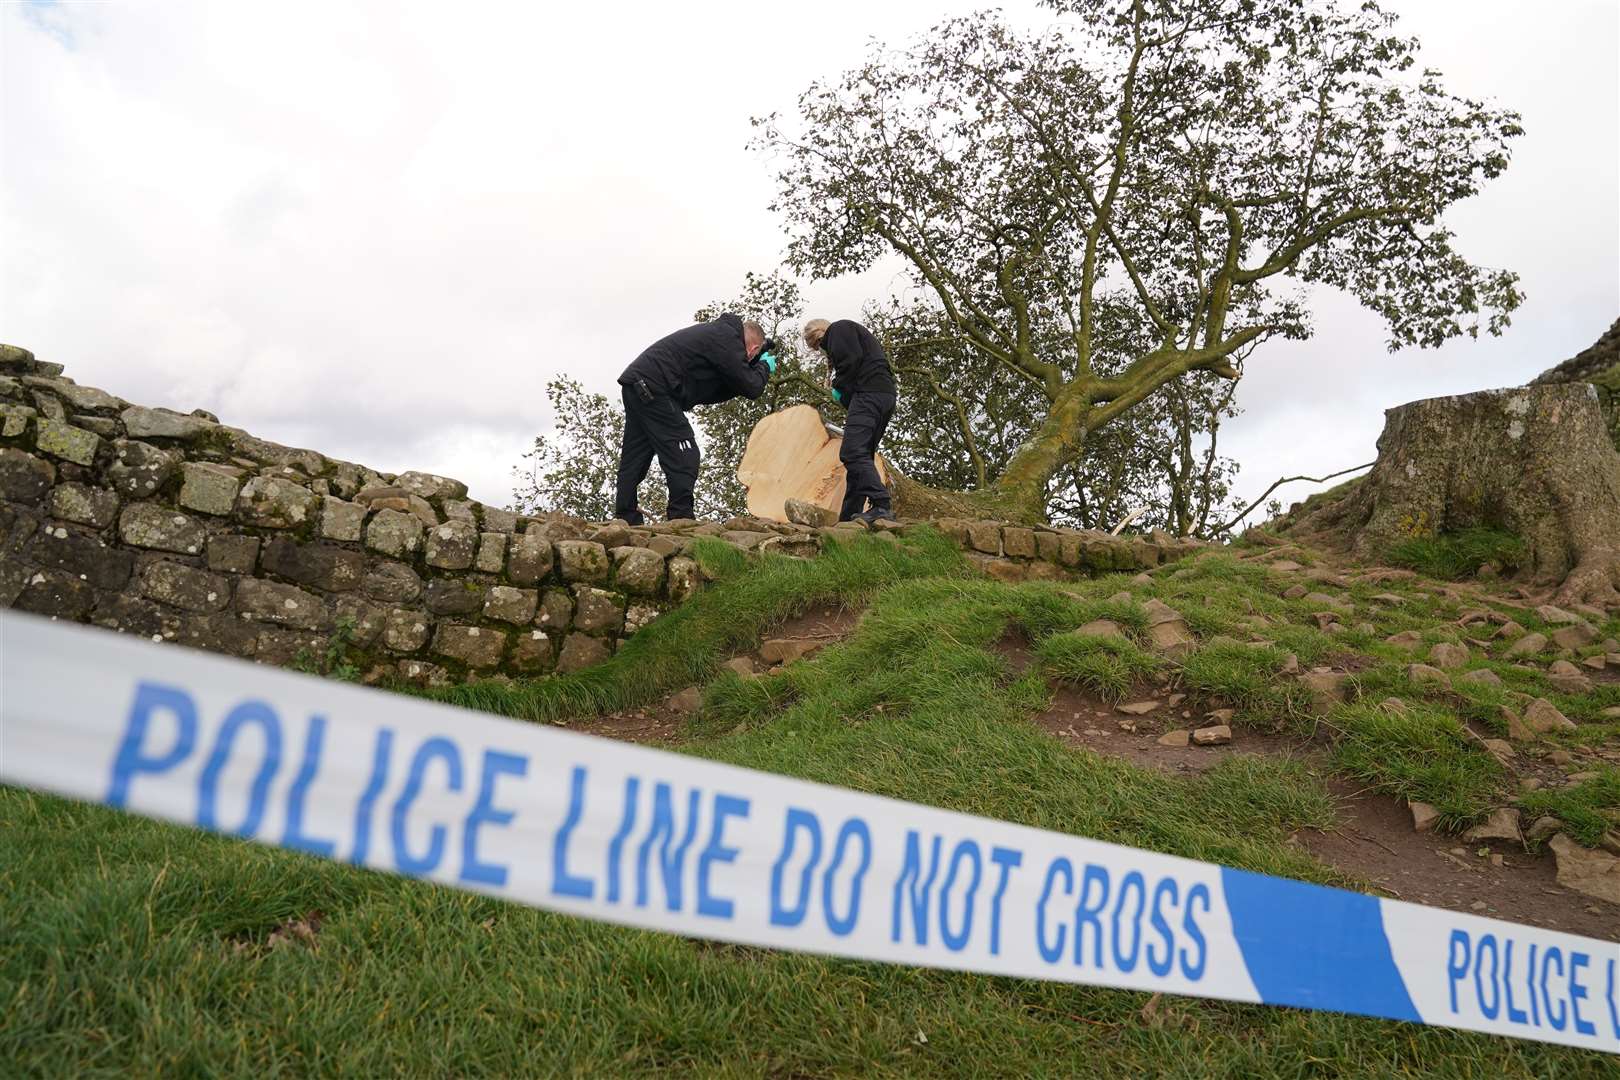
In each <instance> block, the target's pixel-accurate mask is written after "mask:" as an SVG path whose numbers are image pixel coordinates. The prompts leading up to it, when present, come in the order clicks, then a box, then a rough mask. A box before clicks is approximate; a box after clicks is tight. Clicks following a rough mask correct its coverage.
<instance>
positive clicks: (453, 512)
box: [444, 499, 478, 525]
mask: <svg viewBox="0 0 1620 1080" xmlns="http://www.w3.org/2000/svg"><path fill="white" fill-rule="evenodd" d="M444 520H446V521H465V522H467V523H468V524H469V525H477V524H478V514H477V513H476V512H474V510H473V504H472V502H471V500H469V499H446V500H445V503H444Z"/></svg>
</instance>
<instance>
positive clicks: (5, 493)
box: [0, 446, 56, 506]
mask: <svg viewBox="0 0 1620 1080" xmlns="http://www.w3.org/2000/svg"><path fill="white" fill-rule="evenodd" d="M55 482H56V466H54V465H52V464H51V463H50V462H48V461H44V460H42V459H40V458H37V457H35V456H34V455H33V454H29V453H25V452H23V451H21V450H16V449H13V448H11V447H9V446H0V499H4V500H6V501H7V502H19V503H27V504H29V505H30V506H32V505H34V504H37V503H38V502H39V501H40V500H41V499H43V498H44V497H45V493H46V492H47V491H49V490H50V489H51V485H52V484H53V483H55Z"/></svg>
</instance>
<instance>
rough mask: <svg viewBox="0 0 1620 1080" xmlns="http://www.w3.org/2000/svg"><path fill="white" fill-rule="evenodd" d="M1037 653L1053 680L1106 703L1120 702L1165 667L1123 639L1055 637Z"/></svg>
mask: <svg viewBox="0 0 1620 1080" xmlns="http://www.w3.org/2000/svg"><path fill="white" fill-rule="evenodd" d="M1037 653H1038V655H1039V656H1040V658H1041V662H1042V663H1043V664H1045V666H1046V670H1047V672H1048V673H1049V674H1050V675H1051V676H1052V677H1053V678H1054V679H1056V680H1058V681H1059V682H1064V683H1068V684H1070V685H1071V686H1078V687H1081V688H1082V689H1085V690H1090V691H1091V692H1092V693H1094V694H1096V695H1098V696H1099V697H1101V698H1102V699H1103V700H1105V701H1118V700H1119V699H1120V698H1122V697H1124V696H1125V695H1126V694H1127V693H1128V692H1129V691H1130V689H1131V687H1132V686H1134V685H1135V684H1136V683H1138V682H1141V681H1142V680H1144V679H1147V678H1148V677H1149V676H1151V675H1153V674H1154V673H1155V672H1157V671H1159V670H1160V669H1161V668H1163V666H1164V663H1163V661H1161V660H1160V659H1159V658H1158V657H1156V656H1154V655H1153V654H1152V653H1149V652H1147V651H1146V650H1144V649H1143V648H1142V647H1141V646H1140V645H1137V644H1136V643H1134V642H1132V641H1129V640H1126V639H1123V638H1104V637H1081V636H1078V635H1076V634H1053V635H1052V636H1051V637H1049V638H1047V639H1046V640H1045V641H1043V642H1041V644H1040V647H1039V649H1038V650H1037Z"/></svg>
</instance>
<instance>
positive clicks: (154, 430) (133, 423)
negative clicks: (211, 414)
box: [119, 405, 219, 439]
mask: <svg viewBox="0 0 1620 1080" xmlns="http://www.w3.org/2000/svg"><path fill="white" fill-rule="evenodd" d="M119 419H121V420H122V421H123V422H124V430H125V431H126V432H128V433H129V437H130V438H132V439H194V438H196V437H197V436H199V435H204V434H207V433H208V432H210V431H213V430H215V429H216V428H218V427H219V425H218V424H216V423H213V422H211V421H208V420H204V419H202V418H201V417H197V416H187V415H185V414H184V413H177V412H174V411H173V410H171V409H148V408H146V407H145V406H142V405H131V406H130V407H129V408H127V409H125V410H124V411H123V412H122V413H120V414H119Z"/></svg>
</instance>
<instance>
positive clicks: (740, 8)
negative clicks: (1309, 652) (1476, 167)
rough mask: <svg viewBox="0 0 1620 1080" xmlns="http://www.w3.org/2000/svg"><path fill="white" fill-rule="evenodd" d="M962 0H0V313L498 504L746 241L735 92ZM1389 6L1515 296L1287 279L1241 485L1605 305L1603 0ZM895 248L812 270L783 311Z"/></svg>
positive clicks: (1471, 377)
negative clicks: (1484, 334)
mask: <svg viewBox="0 0 1620 1080" xmlns="http://www.w3.org/2000/svg"><path fill="white" fill-rule="evenodd" d="M984 6H986V4H984V3H982V2H980V3H966V2H963V3H958V2H955V0H951V2H946V3H931V4H916V3H908V2H896V0H890V2H888V3H873V2H872V0H819V2H818V3H816V4H814V5H802V4H801V5H781V4H762V3H759V2H758V0H750V2H746V3H742V2H737V3H709V4H703V3H685V4H683V3H667V2H665V3H656V4H644V5H643V4H635V3H632V4H537V3H510V4H503V3H483V4H480V5H476V6H467V7H461V8H459V9H453V8H452V7H451V6H448V5H444V4H442V3H434V4H427V3H423V4H406V3H396V2H386V3H384V2H378V3H369V4H368V3H350V2H342V0H333V2H327V3H319V4H317V3H312V2H303V3H287V2H280V3H262V4H260V3H242V2H232V3H196V4H192V3H182V2H165V0H140V2H129V3H124V2H119V0H84V2H78V3H71V2H70V3H32V2H30V3H21V4H19V3H15V2H12V3H5V4H4V5H0V125H3V126H0V341H6V342H10V343H14V344H19V345H23V346H26V347H28V348H31V349H33V350H34V352H35V353H36V355H38V356H39V358H40V359H42V360H51V361H57V362H60V363H64V364H66V365H67V369H68V374H69V375H71V376H73V377H74V378H76V379H77V380H79V381H80V382H83V383H89V384H91V385H96V386H100V387H102V388H104V389H107V390H110V391H112V392H114V393H116V394H119V395H120V396H122V397H125V398H128V399H130V400H132V401H136V402H140V403H142V404H156V405H167V406H170V407H173V408H178V409H182V410H188V411H189V410H190V409H193V408H198V407H202V408H206V409H210V410H212V411H214V412H216V413H218V414H219V415H220V417H221V418H222V419H223V420H225V421H226V422H227V423H231V424H235V425H237V426H240V427H244V428H247V429H249V430H250V431H252V432H254V433H255V434H258V435H260V436H263V437H266V438H271V439H275V440H277V441H280V442H285V443H290V444H294V445H300V446H308V447H312V448H315V449H318V450H321V451H324V452H326V453H329V454H332V455H334V456H337V457H343V458H347V459H350V460H354V461H359V462H363V463H365V464H368V465H372V466H375V467H377V468H380V469H384V470H389V471H399V470H403V469H407V468H419V469H426V470H429V471H433V472H439V473H444V474H448V475H451V476H456V477H459V478H461V479H463V480H465V481H467V482H468V483H469V484H470V485H471V486H472V491H473V494H474V495H475V496H477V497H479V498H482V499H484V500H485V501H488V502H491V503H496V504H503V503H505V502H506V500H507V499H508V497H509V495H510V492H511V486H512V485H511V468H512V466H513V465H514V464H515V463H516V462H517V461H518V459H519V457H520V456H521V454H522V452H523V451H524V450H525V449H526V448H527V446H528V444H529V442H530V440H531V439H532V438H533V436H534V434H535V433H536V432H537V431H539V430H541V429H543V428H545V427H546V426H548V425H549V423H550V420H551V418H550V417H549V416H548V415H547V412H546V406H545V395H544V385H545V383H546V381H547V379H548V378H550V377H551V376H553V375H555V374H558V373H567V374H571V375H573V376H575V377H577V378H579V379H581V380H582V381H583V382H585V383H586V384H587V385H589V386H591V387H594V388H597V389H601V390H604V391H606V390H609V389H610V388H611V387H612V383H613V380H614V378H615V377H616V376H617V374H618V372H619V371H620V370H622V369H623V367H624V365H625V364H626V363H628V362H629V360H630V359H632V358H633V357H634V356H635V354H636V353H637V352H639V351H640V349H641V348H642V347H643V346H645V345H646V344H647V343H648V342H650V341H651V340H653V339H654V338H656V337H659V336H661V335H662V334H664V333H667V332H668V331H670V330H673V329H675V328H677V327H679V326H681V325H683V324H684V323H685V322H686V321H687V320H688V319H689V318H690V317H691V313H692V311H693V310H694V309H695V308H696V307H698V306H699V305H700V304H703V303H705V302H707V301H710V300H712V299H716V298H719V297H724V296H729V295H733V294H734V293H735V292H736V291H737V290H738V288H739V286H740V284H741V281H742V278H743V275H744V273H745V272H747V271H749V270H754V271H761V272H763V271H768V270H770V269H772V268H773V267H775V266H776V265H777V262H778V260H779V258H780V256H781V253H782V248H783V240H782V236H781V233H780V230H779V227H778V225H777V223H776V221H775V220H774V219H773V217H772V215H771V214H770V213H769V211H768V209H767V204H768V203H769V201H770V198H771V194H772V185H771V180H770V169H769V166H768V164H767V163H766V162H764V161H762V160H760V159H759V158H758V157H757V156H756V155H755V154H754V153H752V152H750V151H749V150H747V149H746V143H747V141H748V139H749V137H750V127H749V118H750V117H751V116H754V115H759V114H763V113H767V112H770V111H773V110H782V111H789V110H791V108H792V105H793V101H794V99H795V97H796V95H797V94H798V92H799V91H801V90H802V89H803V88H804V87H805V86H806V85H807V84H808V83H809V82H810V81H811V80H812V79H814V78H817V77H822V76H831V75H834V74H836V73H838V72H840V71H842V70H844V69H845V68H847V67H849V66H852V65H853V64H854V63H855V62H856V61H858V60H859V58H860V57H861V55H862V54H863V53H864V51H865V49H866V43H867V41H868V40H869V39H871V38H877V39H879V40H885V41H898V40H901V39H903V38H905V37H907V36H909V35H911V34H913V33H916V32H919V31H921V30H923V29H926V28H927V27H928V26H929V25H931V24H932V23H933V22H936V21H938V20H939V19H940V18H941V17H943V16H945V15H948V14H951V13H956V12H962V11H969V10H974V9H977V8H980V7H984ZM1003 6H1004V7H1005V8H1006V9H1007V10H1008V11H1009V13H1010V14H1012V15H1013V16H1014V17H1016V18H1018V19H1020V20H1021V21H1024V20H1032V21H1040V20H1045V19H1046V16H1045V14H1044V13H1041V12H1038V11H1037V10H1036V9H1035V7H1034V5H1033V4H1030V3H1026V2H1025V0H1007V2H1006V3H1004V4H1003ZM1393 6H1394V8H1395V9H1397V10H1399V11H1402V12H1403V13H1406V16H1407V17H1406V18H1405V19H1404V20H1403V22H1404V26H1405V27H1406V28H1407V29H1408V30H1410V31H1412V32H1415V33H1417V34H1418V35H1419V36H1420V37H1421V38H1422V40H1423V41H1424V43H1425V46H1426V48H1425V56H1424V59H1425V62H1426V63H1427V64H1428V65H1430V66H1433V67H1437V68H1439V69H1441V70H1442V71H1443V72H1445V74H1446V75H1447V76H1448V86H1449V87H1450V88H1452V89H1454V90H1456V91H1458V92H1461V93H1465V94H1468V95H1472V96H1477V97H1483V98H1486V99H1488V100H1490V101H1492V102H1494V103H1497V104H1501V105H1506V106H1510V107H1513V108H1517V109H1519V110H1520V111H1521V112H1522V113H1523V114H1524V126H1525V128H1526V129H1527V134H1526V135H1525V136H1524V137H1523V138H1521V139H1519V140H1518V141H1517V143H1516V144H1515V147H1514V162H1513V166H1512V168H1511V169H1510V170H1509V171H1508V173H1507V175H1506V176H1505V177H1503V178H1502V179H1500V180H1498V181H1496V182H1494V183H1493V184H1491V185H1489V186H1488V188H1487V189H1486V192H1485V194H1483V195H1482V196H1480V197H1479V198H1477V199H1475V200H1473V201H1472V202H1469V203H1467V204H1464V205H1463V206H1461V207H1459V208H1457V210H1456V211H1455V212H1454V214H1453V216H1452V218H1451V221H1452V222H1453V224H1454V227H1455V228H1456V229H1457V231H1458V233H1459V234H1460V236H1461V246H1462V248H1463V250H1464V251H1465V252H1466V253H1467V254H1468V255H1469V256H1470V257H1471V258H1473V259H1474V260H1475V261H1478V262H1482V263H1486V264H1490V265H1500V266H1507V267H1511V268H1513V269H1515V270H1517V271H1518V272H1519V273H1520V274H1521V275H1522V276H1523V279H1524V288H1525V290H1526V292H1527V293H1528V297H1529V299H1528V301H1527V303H1526V305H1525V307H1524V308H1523V309H1521V311H1520V312H1519V313H1518V314H1517V315H1516V316H1515V318H1514V325H1513V327H1512V328H1511V329H1510V330H1509V332H1508V333H1507V335H1506V336H1504V337H1503V338H1501V339H1499V340H1486V341H1481V342H1478V343H1475V342H1466V341H1463V342H1457V343H1453V344H1452V345H1450V346H1448V347H1446V348H1445V349H1443V350H1440V351H1439V352H1418V351H1408V352H1403V353H1400V354H1396V355H1393V356H1392V355H1390V354H1388V353H1387V352H1386V351H1385V349H1384V347H1383V344H1382V342H1383V335H1382V328H1381V325H1380V324H1379V323H1378V321H1377V320H1376V319H1375V318H1373V317H1372V316H1371V315H1370V314H1368V313H1366V312H1364V311H1362V310H1360V309H1359V308H1358V307H1356V305H1355V304H1354V303H1353V302H1351V301H1348V300H1345V299H1343V298H1342V297H1337V296H1334V295H1322V296H1319V297H1318V298H1317V303H1316V326H1317V331H1318V332H1317V335H1316V337H1315V339H1314V340H1312V341H1310V342H1308V343H1303V344H1288V343H1284V344H1279V345H1271V346H1267V347H1266V348H1265V349H1264V350H1263V351H1261V352H1259V353H1257V354H1256V355H1255V356H1254V357H1253V358H1252V359H1251V360H1250V362H1249V365H1248V370H1247V377H1246V378H1245V380H1244V383H1243V386H1242V389H1241V390H1240V393H1239V402H1240V404H1242V405H1243V406H1244V407H1245V409H1246V410H1247V412H1246V415H1244V416H1243V417H1242V418H1241V419H1239V420H1237V421H1233V422H1231V423H1230V425H1229V427H1228V429H1227V430H1226V432H1225V433H1224V434H1225V437H1224V439H1223V448H1224V449H1225V450H1226V451H1227V452H1229V453H1231V454H1233V455H1235V456H1236V457H1237V458H1238V460H1239V461H1240V462H1241V463H1242V466H1243V481H1242V484H1241V491H1242V492H1244V493H1247V494H1258V492H1259V491H1260V490H1261V489H1262V488H1264V487H1265V486H1266V485H1267V484H1269V483H1270V482H1271V481H1272V480H1273V479H1275V478H1276V477H1277V476H1279V475H1282V474H1293V473H1316V472H1319V471H1329V470H1332V469H1336V468H1342V467H1345V466H1349V465H1354V464H1356V463H1358V462H1362V461H1368V460H1371V459H1372V457H1373V456H1374V448H1373V442H1374V440H1375V439H1376V438H1377V435H1378V432H1379V430H1380V429H1381V427H1382V424H1383V415H1382V413H1383V410H1384V409H1386V408H1388V407H1391V406H1393V405H1398V404H1400V403H1402V402H1405V401H1410V400H1413V399H1415V398H1421V397H1430V396H1434V395H1437V394H1451V393H1461V392H1466V391H1469V390H1474V389H1479V388H1482V387H1491V386H1506V385H1514V384H1519V383H1522V382H1524V381H1525V380H1527V379H1529V378H1530V377H1532V376H1534V375H1535V374H1537V373H1539V372H1540V371H1542V370H1543V369H1545V368H1547V367H1549V366H1551V365H1552V364H1554V363H1556V362H1558V361H1560V360H1563V359H1565V358H1566V357H1568V356H1570V355H1572V354H1573V353H1575V352H1577V351H1579V350H1580V349H1582V348H1584V347H1585V346H1586V345H1588V344H1590V343H1591V342H1592V341H1593V340H1595V339H1596V337H1597V336H1598V334H1599V333H1600V332H1601V331H1602V330H1603V329H1604V328H1606V327H1607V326H1608V325H1609V324H1610V323H1611V322H1612V321H1613V320H1614V319H1615V317H1616V315H1617V314H1620V81H1617V78H1620V77H1617V74H1616V57H1617V55H1620V4H1617V3H1616V2H1615V0H1550V2H1547V3H1540V4H1530V3H1526V2H1523V0H1393ZM899 284H900V282H899V279H898V277H897V275H896V271H895V269H894V268H893V267H888V268H883V269H879V270H877V271H875V272H873V273H871V274H868V275H864V276H863V277H862V278H859V279H850V280H842V281H837V282H831V283H823V284H818V285H815V286H813V287H810V288H809V289H808V296H809V298H810V299H811V301H812V305H813V307H814V308H815V309H816V310H815V311H814V312H812V314H823V315H826V316H828V317H832V318H838V317H840V316H845V315H858V314H859V311H860V308H861V305H862V304H863V303H864V302H865V301H866V299H868V298H869V297H872V296H883V295H886V294H887V293H889V292H890V291H892V289H893V288H896V287H898V286H899ZM1309 490H1310V486H1309V485H1296V486H1294V487H1291V488H1288V489H1285V492H1284V494H1286V495H1287V496H1288V497H1290V498H1300V497H1303V495H1304V494H1305V493H1306V492H1307V491H1309Z"/></svg>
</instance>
